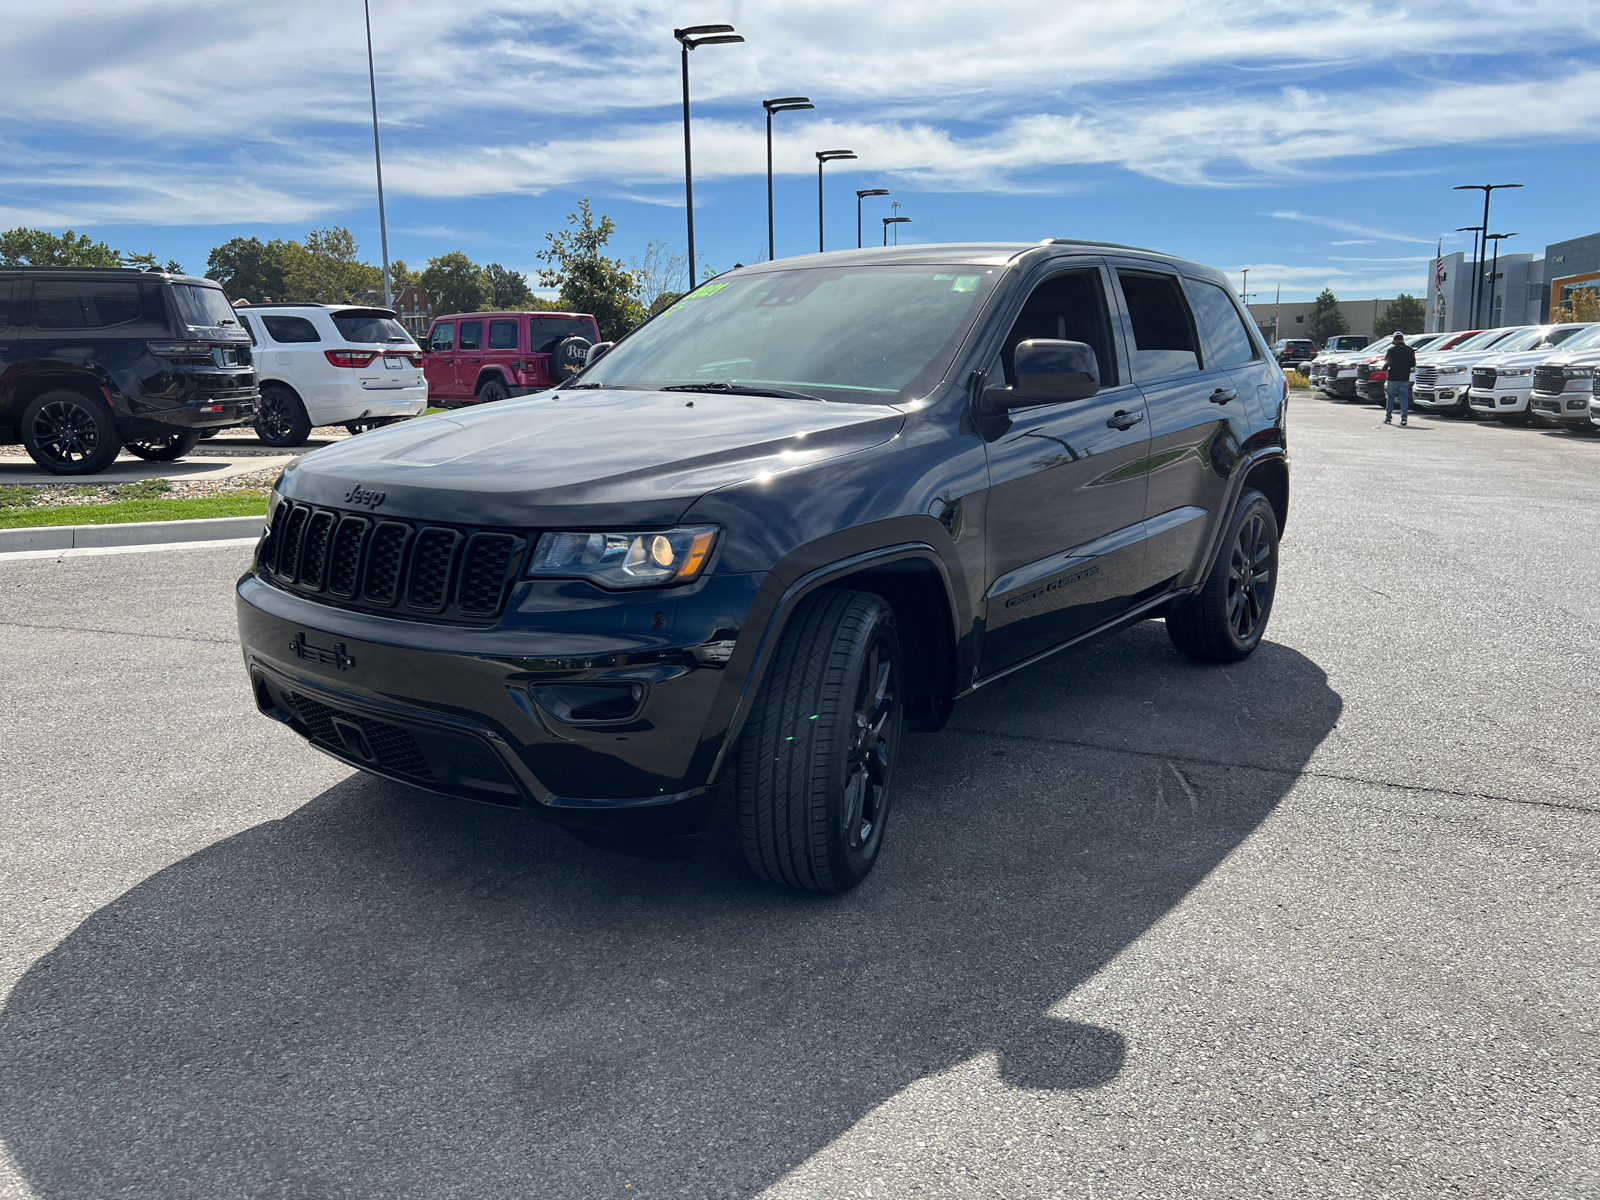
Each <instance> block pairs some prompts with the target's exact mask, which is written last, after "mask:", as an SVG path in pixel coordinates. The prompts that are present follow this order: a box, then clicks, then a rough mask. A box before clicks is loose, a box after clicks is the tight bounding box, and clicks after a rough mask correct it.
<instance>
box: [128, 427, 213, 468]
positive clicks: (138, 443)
mask: <svg viewBox="0 0 1600 1200" xmlns="http://www.w3.org/2000/svg"><path fill="white" fill-rule="evenodd" d="M123 444H124V445H126V446H127V448H128V449H129V450H130V451H132V452H133V453H134V454H137V455H138V456H139V457H140V458H143V459H146V460H148V461H150V462H173V461H175V460H176V459H180V458H182V457H183V456H184V455H185V454H187V453H189V451H191V450H193V449H194V448H195V447H196V446H198V445H199V444H200V431H199V430H198V429H184V430H178V431H176V432H174V433H169V434H163V435H162V436H160V437H141V438H129V439H128V440H127V441H126V442H125V443H123Z"/></svg>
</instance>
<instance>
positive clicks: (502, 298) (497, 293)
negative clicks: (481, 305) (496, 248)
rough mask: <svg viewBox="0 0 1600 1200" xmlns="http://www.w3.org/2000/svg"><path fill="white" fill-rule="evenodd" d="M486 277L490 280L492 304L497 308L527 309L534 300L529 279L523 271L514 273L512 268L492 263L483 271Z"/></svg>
mask: <svg viewBox="0 0 1600 1200" xmlns="http://www.w3.org/2000/svg"><path fill="white" fill-rule="evenodd" d="M483 273H484V275H486V276H487V277H488V279H489V295H490V296H491V297H492V299H491V301H490V303H491V304H493V305H494V306H495V307H496V308H527V307H528V306H529V302H530V301H532V300H533V291H532V289H530V288H529V287H528V277H527V276H526V275H524V274H523V273H522V272H521V271H513V270H512V269H511V268H510V267H502V266H501V265H500V264H499V263H490V264H489V265H488V266H486V267H485V268H484V269H483Z"/></svg>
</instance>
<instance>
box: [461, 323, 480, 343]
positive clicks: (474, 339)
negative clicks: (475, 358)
mask: <svg viewBox="0 0 1600 1200" xmlns="http://www.w3.org/2000/svg"><path fill="white" fill-rule="evenodd" d="M457 348H458V349H461V350H482V349H483V322H482V321H463V322H461V341H460V343H459V345H458V347H457Z"/></svg>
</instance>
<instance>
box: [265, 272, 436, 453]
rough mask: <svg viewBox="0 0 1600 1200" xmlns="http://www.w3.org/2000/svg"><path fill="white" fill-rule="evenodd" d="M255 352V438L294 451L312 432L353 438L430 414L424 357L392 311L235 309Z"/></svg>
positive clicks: (368, 308)
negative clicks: (331, 429) (343, 431)
mask: <svg viewBox="0 0 1600 1200" xmlns="http://www.w3.org/2000/svg"><path fill="white" fill-rule="evenodd" d="M238 313H239V320H240V321H241V322H242V323H243V325H244V327H245V329H246V330H247V331H248V332H249V334H250V340H251V342H252V343H254V345H255V348H256V349H255V356H254V357H255V361H256V375H257V378H259V379H260V381H261V402H260V404H258V405H257V406H256V422H255V428H256V436H257V437H259V438H260V439H261V440H262V441H263V442H265V443H266V444H267V445H269V446H300V445H303V444H304V443H305V440H306V438H308V437H309V436H310V435H311V430H312V429H313V428H314V427H315V426H318V425H343V426H345V427H346V428H347V429H349V430H350V432H351V433H359V432H360V431H361V430H363V429H371V428H374V427H376V426H378V425H387V424H389V423H390V422H392V421H401V420H404V419H405V418H407V417H416V416H420V415H421V414H422V411H423V409H425V408H427V407H428V382H427V380H426V379H425V378H424V377H423V374H422V349H421V347H419V346H418V345H417V343H416V342H415V341H414V340H412V337H411V335H410V334H409V333H407V332H406V329H405V326H403V325H401V324H400V322H399V320H397V319H396V316H395V314H394V312H393V311H391V310H390V309H387V308H373V307H371V306H369V305H361V304H252V305H249V306H248V307H240V308H239V309H238Z"/></svg>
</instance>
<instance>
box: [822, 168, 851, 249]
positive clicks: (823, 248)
mask: <svg viewBox="0 0 1600 1200" xmlns="http://www.w3.org/2000/svg"><path fill="white" fill-rule="evenodd" d="M816 154H817V253H818V254H821V253H822V252H823V250H824V249H825V248H826V247H824V246H823V244H822V164H823V163H830V162H834V161H835V160H837V159H843V158H854V157H855V156H856V154H855V151H854V150H818V151H817V152H816Z"/></svg>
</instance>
